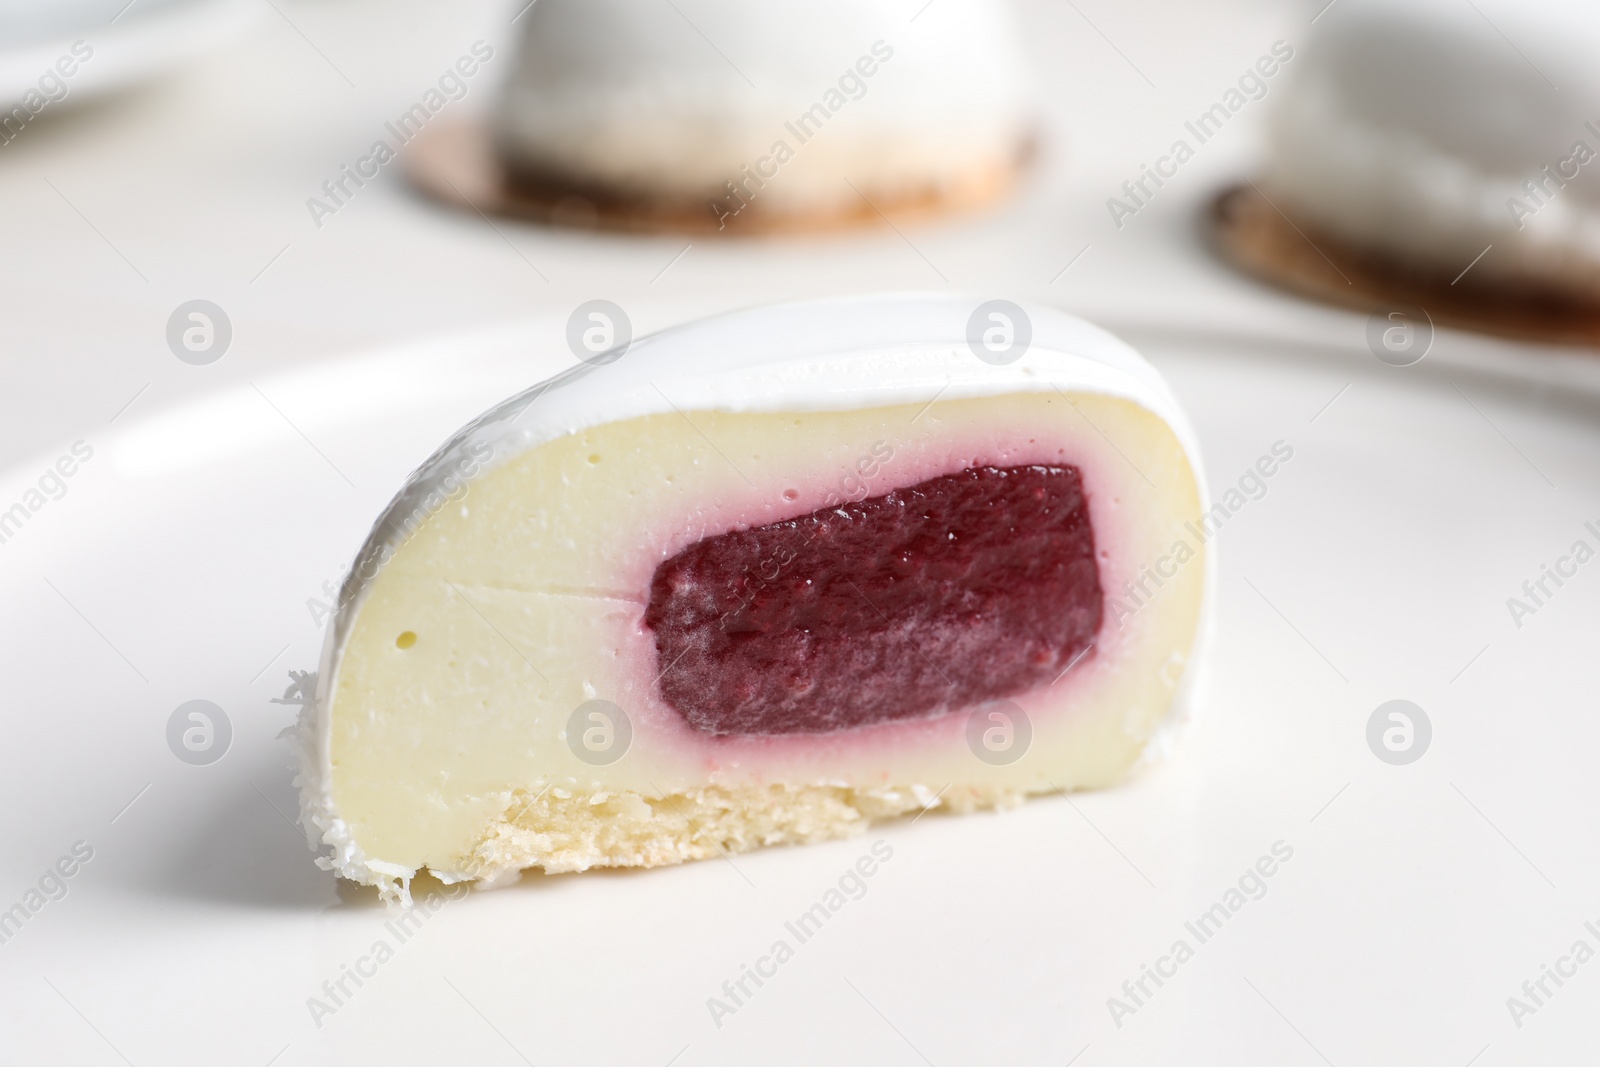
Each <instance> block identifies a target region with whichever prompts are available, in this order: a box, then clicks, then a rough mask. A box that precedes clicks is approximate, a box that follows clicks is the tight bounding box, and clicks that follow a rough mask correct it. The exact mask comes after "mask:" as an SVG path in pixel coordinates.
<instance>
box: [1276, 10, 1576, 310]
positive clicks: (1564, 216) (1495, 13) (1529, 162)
mask: <svg viewBox="0 0 1600 1067" xmlns="http://www.w3.org/2000/svg"><path fill="white" fill-rule="evenodd" d="M1597 54H1600V8H1596V7H1595V6H1594V5H1593V4H1591V3H1579V2H1575V0H1476V2H1475V3H1464V2H1458V0H1404V2H1401V0H1340V3H1338V4H1337V5H1335V6H1333V7H1331V8H1330V9H1329V10H1328V11H1327V13H1326V14H1325V15H1324V16H1323V17H1322V18H1320V19H1319V20H1318V22H1317V24H1316V27H1315V31H1314V35H1313V37H1312V39H1311V40H1310V41H1309V43H1307V44H1306V45H1305V46H1304V47H1303V49H1302V55H1301V56H1300V57H1298V58H1297V59H1296V61H1295V68H1296V69H1295V72H1294V77H1293V79H1292V81H1291V82H1290V83H1289V85H1287V86H1286V87H1285V91H1284V95H1283V96H1282V97H1281V98H1280V100H1279V106H1278V107H1277V109H1276V110H1275V112H1274V114H1273V117H1272V121H1271V125H1270V136H1269V143H1268V161H1267V168H1266V177H1267V180H1268V183H1269V187H1270V189H1271V190H1273V191H1274V193H1273V195H1274V196H1275V197H1281V199H1280V200H1279V202H1280V203H1281V204H1282V206H1283V207H1284V208H1285V210H1289V211H1291V212H1292V213H1293V214H1295V215H1297V216H1298V217H1301V218H1303V219H1305V220H1307V221H1309V222H1311V223H1313V224H1315V225H1316V226H1317V227H1319V228H1322V229H1324V230H1326V231H1327V232H1329V233H1331V234H1333V235H1336V236H1340V237H1343V238H1346V239H1348V240H1350V241H1351V242H1353V243H1356V244H1359V245H1362V246H1365V247H1370V248H1376V249H1379V250H1382V251H1386V252H1390V253H1393V254H1395V255H1397V256H1400V257H1403V258H1405V259H1407V260H1409V261H1411V262H1415V263H1419V264H1421V265H1424V266H1427V267H1430V268H1434V269H1437V270H1440V271H1444V272H1448V276H1449V277H1454V276H1455V275H1456V273H1457V272H1458V271H1461V270H1463V269H1464V268H1465V267H1466V266H1467V265H1468V264H1469V263H1470V262H1471V261H1472V260H1473V258H1474V257H1476V256H1478V255H1479V254H1480V253H1482V252H1484V249H1485V248H1487V247H1488V246H1490V245H1491V244H1492V245H1493V246H1494V247H1493V249H1492V250H1491V251H1490V252H1488V254H1486V255H1484V257H1483V259H1482V261H1481V262H1479V263H1478V264H1477V265H1476V266H1474V267H1473V271H1474V274H1475V275H1476V276H1477V279H1476V280H1480V281H1481V280H1484V279H1492V278H1496V277H1500V278H1505V277H1524V278H1526V277H1529V276H1532V277H1535V278H1539V279H1542V280H1544V281H1546V282H1549V283H1551V284H1555V285H1565V286H1572V287H1590V288H1591V290H1592V287H1593V286H1594V285H1595V284H1596V281H1597V275H1600V162H1592V161H1589V160H1592V159H1593V157H1594V156H1595V155H1597V154H1600V67H1597V66H1596V64H1595V62H1594V57H1595V55H1597ZM1547 168H1548V169H1547Z"/></svg>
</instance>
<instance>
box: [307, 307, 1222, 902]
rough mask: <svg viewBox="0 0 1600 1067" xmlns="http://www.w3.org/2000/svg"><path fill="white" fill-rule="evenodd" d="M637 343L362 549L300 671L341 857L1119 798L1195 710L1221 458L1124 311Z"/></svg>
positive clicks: (518, 401)
mask: <svg viewBox="0 0 1600 1067" xmlns="http://www.w3.org/2000/svg"><path fill="white" fill-rule="evenodd" d="M614 355H615V357H616V358H607V359H601V360H591V361H588V362H585V363H582V364H580V365H578V366H575V367H574V368H573V369H572V370H571V371H569V372H567V373H565V374H563V375H561V376H559V377H557V378H555V379H553V380H551V381H550V382H547V383H545V384H543V385H540V386H537V387H535V388H533V389H531V390H529V391H527V392H525V393H523V394H521V395H519V396H517V397H513V398H512V399H511V400H509V401H507V402H506V403H504V404H502V405H501V406H499V407H497V408H496V409H494V410H493V411H491V412H489V413H488V414H486V415H485V416H483V417H482V418H481V419H479V420H478V421H476V422H474V423H473V424H471V425H470V426H468V427H467V428H466V429H465V430H463V431H462V432H461V433H460V434H458V435H457V436H456V437H455V438H454V439H452V440H451V441H450V442H448V443H447V444H446V445H445V446H444V447H443V448H442V449H441V450H440V451H439V452H438V453H437V454H435V455H434V457H433V458H432V459H430V460H429V461H428V462H427V463H426V464H424V465H423V467H422V468H421V469H420V470H419V471H418V472H417V473H416V474H415V475H414V476H413V477H412V479H411V481H410V482H409V483H408V484H407V485H406V487H405V488H404V489H403V490H402V491H401V492H400V494H399V495H398V496H397V497H396V498H395V500H394V502H393V503H392V504H391V505H390V507H389V509H388V510H387V511H386V512H385V514H384V515H383V517H382V518H381V519H380V520H379V521H378V524H377V526H376V527H375V528H374V530H373V533H372V535H371V537H370V538H369V540H368V542H367V544H366V545H365V547H364V548H363V549H362V551H361V553H360V555H359V557H358V559H357V562H356V565H355V566H354V567H353V568H352V571H351V574H350V576H349V578H348V579H347V581H346V583H345V586H344V590H343V595H342V597H341V608H340V611H339V614H338V616H337V618H336V620H335V622H334V624H333V625H332V627H331V628H330V636H329V641H328V644H327V647H326V649H325V651H324V655H323V661H322V667H321V671H320V673H319V675H318V676H317V677H316V678H315V680H313V679H312V678H311V677H309V676H304V677H302V678H301V679H300V681H299V683H298V692H299V695H300V696H301V698H302V699H303V701H304V703H305V708H304V710H303V713H302V717H301V727H300V730H299V731H298V736H299V740H300V747H301V756H302V767H301V776H300V779H299V784H300V786H301V790H302V807H303V821H304V824H305V826H306V829H307V832H308V834H309V835H310V836H311V840H312V844H313V847H316V848H318V849H324V848H331V852H332V855H331V858H329V859H324V860H323V861H322V862H323V863H324V864H325V865H326V866H329V867H331V868H332V869H334V870H336V871H337V872H338V873H339V874H341V875H343V876H344V877H346V878H351V879H354V880H356V881H359V882H365V883H369V884H375V885H378V886H380V887H381V888H382V889H383V891H384V893H385V895H387V896H402V897H403V896H405V894H406V886H407V884H408V882H409V880H410V878H411V877H413V875H415V873H416V872H417V871H419V870H421V869H423V868H427V869H429V870H431V871H432V872H433V873H434V874H435V875H437V876H439V877H440V878H443V879H445V880H446V881H456V880H460V879H476V880H480V881H492V880H495V879H499V878H502V877H503V876H507V875H511V874H514V872H517V871H520V870H522V869H523V868H527V867H540V868H543V869H544V870H546V871H550V872H554V871H574V870H583V869H585V868H588V867H595V866H655V865H658V864H665V863H677V862H681V861H683V860H687V859H696V858H702V857H706V856H715V855H718V854H719V853H723V852H736V851H740V850H744V849H750V848H754V847H756V846H759V845H768V844H778V843H785V842H806V841H816V840H822V839H825V838H831V837H837V836H841V835H844V834H849V833H852V832H855V831H858V830H860V829H862V828H863V827H865V826H866V825H867V824H868V823H869V822H870V821H872V820H874V819H880V818H886V817H890V816H894V815H899V814H901V813H904V812H908V811H917V810H921V809H924V808H927V807H941V808H947V809H950V810H954V811H968V810H972V809H975V808H983V807H999V806H1007V805H1010V804H1013V803H1016V802H1018V801H1020V800H1021V799H1022V798H1023V797H1024V796H1026V795H1027V794H1029V793H1038V792H1045V791H1053V790H1055V789H1057V788H1060V789H1084V788H1093V787H1097V786H1105V785H1110V784H1112V783H1114V782H1116V781H1118V780H1119V779H1121V778H1122V777H1123V776H1125V775H1126V774H1127V773H1128V772H1129V770H1130V768H1132V767H1133V766H1134V765H1135V764H1136V763H1137V762H1138V761H1139V759H1140V757H1141V754H1143V753H1145V752H1146V750H1147V749H1148V747H1149V746H1150V745H1151V743H1152V740H1153V739H1154V738H1155V737H1156V736H1157V734H1158V732H1159V731H1160V730H1161V729H1162V727H1163V726H1165V725H1167V724H1169V723H1170V722H1171V721H1172V720H1173V719H1174V717H1175V715H1177V714H1178V713H1180V712H1181V710H1182V708H1183V706H1184V704H1185V703H1186V702H1187V698H1188V696H1189V694H1190V692H1191V690H1192V689H1193V676H1194V674H1195V665H1196V660H1197V656H1198V651H1199V650H1198V645H1199V643H1200V640H1201V638H1202V631H1203V629H1204V626H1203V622H1204V619H1205V615H1206V601H1207V587H1208V583H1209V572H1210V567H1211V561H1210V559H1209V549H1208V548H1207V546H1206V545H1205V544H1204V540H1203V538H1198V537H1197V536H1196V535H1195V534H1194V533H1193V530H1195V529H1198V528H1200V527H1199V520H1200V516H1201V511H1202V500H1203V489H1202V484H1201V475H1200V470H1199V463H1198V459H1197V457H1196V451H1195V446H1194V441H1193V435H1192V433H1191V431H1190V430H1189V429H1188V426H1187V423H1186V422H1185V420H1184V418H1183V415H1182V414H1181V412H1180V411H1179V410H1178V408H1177V405H1176V403H1175V402H1174V400H1173V398H1172V396H1171V393H1170V392H1169V391H1168V389H1167V387H1166V385H1165V384H1164V383H1163V382H1162V381H1161V379H1160V377H1159V376H1158V375H1157V374H1156V372H1155V371H1154V370H1153V369H1152V368H1151V367H1150V366H1149V365H1148V364H1146V363H1145V362H1144V361H1143V360H1142V359H1140V358H1139V356H1138V355H1137V354H1136V353H1135V352H1133V350H1132V349H1130V348H1128V347H1127V346H1126V345H1124V344H1122V343H1121V342H1119V341H1117V340H1116V339H1115V338H1113V337H1111V336H1110V335H1109V334H1107V333H1105V332H1103V331H1101V330H1099V329H1096V328H1095V327H1093V326H1090V325H1088V324H1087V323H1084V322H1082V321H1079V320H1077V319H1074V318H1071V317H1070V316H1067V315H1064V314H1061V313H1059V312H1055V311H1049V310H1045V309H1029V310H1024V309H1022V308H1020V307H1018V306H1017V305H1015V304H1011V303H1008V302H1003V301H989V302H980V301H978V300H976V299H962V298H956V297H946V296H903V297H875V298H859V299H851V300H840V301H830V302H820V303H806V304H794V305H786V306H781V307H776V308H770V309H765V310H758V311H751V312H743V313H739V314H734V315H728V316H724V317H721V318H717V319H713V320H709V321H706V322H702V323H697V324H694V325H690V326H685V327H681V328H678V329H673V330H668V331H666V332H664V333H661V334H657V335H655V336H653V337H650V338H646V339H644V340H641V341H638V342H635V343H634V344H633V345H632V346H631V348H629V349H628V350H626V351H625V352H622V353H617V354H614ZM1190 524H1194V525H1190Z"/></svg>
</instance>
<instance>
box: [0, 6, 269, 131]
mask: <svg viewBox="0 0 1600 1067" xmlns="http://www.w3.org/2000/svg"><path fill="white" fill-rule="evenodd" d="M259 15H260V8H259V7H257V6H256V5H255V4H252V3H249V2H248V0H131V2H130V0H74V2H70V3H68V2H59V0H12V2H11V3H9V4H7V5H5V7H4V9H3V10H0V101H4V102H5V107H6V110H8V111H9V110H10V109H11V108H12V107H14V106H15V105H17V104H18V103H19V102H21V101H22V100H23V98H24V96H25V95H26V94H27V93H28V92H29V91H30V90H42V89H48V90H49V91H50V93H59V92H62V91H63V90H62V89H60V88H55V87H54V85H48V86H41V85H40V78H41V77H42V76H45V75H46V74H47V73H48V72H50V71H51V70H52V68H55V65H56V63H57V61H58V60H60V59H62V58H63V57H77V59H82V60H83V62H82V63H81V65H80V64H79V63H77V62H76V61H74V62H72V63H70V64H69V67H70V68H72V69H73V73H72V74H71V75H70V76H68V77H66V78H64V79H63V78H57V79H56V83H57V84H60V85H63V86H64V87H65V95H64V96H62V97H61V100H60V102H61V103H65V102H66V101H71V102H73V103H78V102H81V101H83V100H85V99H90V98H93V97H96V96H103V95H105V94H106V93H109V92H112V91H114V90H117V89H123V88H127V87H129V86H132V85H136V84H138V83H140V82H143V81H145V80H147V79H149V78H152V77H155V76H156V75H158V74H161V73H163V72H165V71H167V70H169V69H171V68H173V67H175V66H178V65H179V64H182V63H185V62H188V61H189V60H191V59H195V58H197V57H199V56H201V55H204V54H205V53H206V52H208V51H210V50H212V49H214V48H216V47H217V46H218V45H220V44H221V43H222V42H224V41H226V40H227V39H228V38H230V37H232V36H233V35H234V34H236V33H238V32H240V31H241V30H242V29H244V28H245V27H246V26H248V25H250V24H251V23H252V22H254V21H255V19H256V18H257V17H259ZM75 43H78V44H80V45H87V46H88V48H89V49H90V50H91V54H90V55H89V56H88V57H87V58H86V59H85V58H84V53H83V51H82V50H81V49H80V50H77V51H75V50H74V49H73V45H74V44H75ZM47 106H53V105H47Z"/></svg>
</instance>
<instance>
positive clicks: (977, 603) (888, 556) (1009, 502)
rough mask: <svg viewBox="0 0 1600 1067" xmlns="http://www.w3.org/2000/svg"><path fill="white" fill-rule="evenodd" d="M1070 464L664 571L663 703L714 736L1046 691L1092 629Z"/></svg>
mask: <svg viewBox="0 0 1600 1067" xmlns="http://www.w3.org/2000/svg"><path fill="white" fill-rule="evenodd" d="M1101 607H1102V597H1101V591H1100V575H1099V570H1098V568H1097V567H1096V565H1095V556H1094V530H1093V528H1092V527H1091V526H1090V524H1089V509H1088V504H1087V502H1086V501H1085V499H1084V495H1083V479H1082V478H1081V477H1080V476H1079V474H1078V470H1077V468H1076V467H1065V466H1064V467H1005V468H998V467H972V468H968V469H967V470H964V471H961V472H960V473H958V474H949V475H944V476H942V477H938V478H930V479H928V480H927V481H925V482H921V483H919V484H917V485H913V486H910V487H908V488H905V489H896V490H894V491H893V492H891V493H887V494H885V495H883V496H876V497H871V498H869V499H866V500H862V501H859V502H856V503H846V504H841V505H839V506H838V507H836V508H824V509H822V510H819V511H813V512H812V513H811V514H809V515H804V516H801V517H800V518H795V519H787V520H785V521H783V522H774V523H771V524H769V525H766V526H759V527H756V528H754V529H749V530H735V531H733V532H731V533H725V534H719V535H718V536H716V537H708V538H705V539H704V540H702V541H698V542H696V543H695V544H692V545H690V546H689V547H688V548H685V549H684V550H683V551H681V552H679V553H678V554H677V555H675V556H673V557H672V558H671V559H669V560H667V561H666V562H664V563H662V564H661V565H660V566H659V567H657V568H656V572H655V576H654V578H653V579H652V580H651V583H650V603H649V606H648V607H647V608H646V610H645V615H644V622H645V625H646V626H647V627H649V628H650V630H651V631H652V632H653V633H654V634H655V642H656V660H657V663H656V667H657V670H658V671H660V672H661V673H660V686H661V693H662V696H663V697H664V698H665V699H666V701H667V703H668V704H670V705H671V706H672V707H673V708H675V709H676V710H677V711H678V712H679V713H680V714H681V715H682V716H683V717H684V719H686V720H687V721H688V723H689V725H691V726H693V727H694V728H695V729H697V730H702V731H704V732H706V733H710V734H791V733H823V732H826V731H830V730H842V729H846V728H849V727H852V726H864V725H868V724H872V723H880V722H891V721H895V720H899V719H917V718H927V717H930V716H933V715H937V714H939V713H941V712H945V711H950V710H954V709H957V708H963V707H968V706H970V705H973V704H977V703H980V702H982V701H985V700H991V699H994V698H996V697H1005V696H1013V695H1016V694H1018V693H1022V692H1025V691H1027V690H1029V689H1033V688H1035V687H1037V686H1040V685H1046V684H1049V683H1050V682H1051V681H1053V680H1054V679H1055V678H1056V677H1057V676H1058V675H1060V673H1061V672H1062V671H1063V670H1064V669H1066V667H1067V666H1068V665H1069V664H1071V663H1072V662H1073V660H1074V658H1075V657H1077V656H1079V655H1081V654H1082V653H1084V652H1085V650H1087V649H1088V648H1089V647H1090V646H1091V645H1092V644H1093V643H1094V639H1095V634H1096V633H1097V632H1098V631H1099V629H1100V617H1101Z"/></svg>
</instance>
